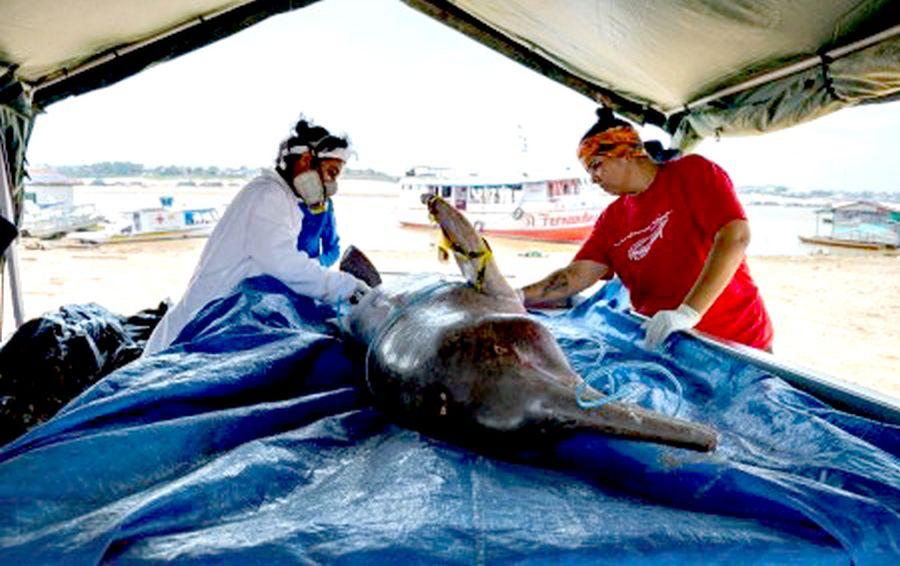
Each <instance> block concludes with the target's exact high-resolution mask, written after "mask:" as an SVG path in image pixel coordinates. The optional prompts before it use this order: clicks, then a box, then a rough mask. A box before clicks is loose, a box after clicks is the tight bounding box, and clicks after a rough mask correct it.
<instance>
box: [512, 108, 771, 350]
mask: <svg viewBox="0 0 900 566" xmlns="http://www.w3.org/2000/svg"><path fill="white" fill-rule="evenodd" d="M597 116H598V120H597V123H596V124H594V126H593V127H592V128H591V129H590V130H588V132H587V133H586V134H585V135H584V137H583V138H582V140H581V143H580V144H579V147H578V157H579V159H580V160H581V163H582V165H584V167H585V169H586V170H587V171H588V173H589V174H590V175H591V178H592V179H593V181H594V182H595V183H597V184H599V185H600V186H601V187H602V188H603V190H604V191H606V192H607V193H610V194H612V195H616V196H618V197H619V198H617V199H616V200H615V201H614V202H613V203H612V204H610V205H609V207H607V208H606V210H604V212H603V214H601V215H600V218H599V219H598V220H597V223H596V224H595V225H594V229H593V232H592V233H591V235H590V237H588V239H587V241H585V242H584V244H583V245H582V247H581V249H580V250H579V251H578V253H577V254H575V258H574V259H573V260H572V262H571V263H570V264H569V265H567V266H566V267H564V268H562V269H560V270H557V271H555V272H553V273H551V274H550V275H549V276H548V277H546V278H544V279H543V280H541V281H538V282H537V283H534V284H532V285H528V286H526V287H524V288H522V289H521V293H522V296H523V299H524V303H525V305H526V306H529V305H535V304H540V303H544V302H549V301H557V300H561V299H565V298H567V297H569V296H571V295H574V294H576V293H578V292H580V291H582V290H584V289H586V288H588V287H590V286H591V285H593V284H594V283H595V282H597V281H598V280H600V279H608V278H610V277H612V275H614V274H615V275H618V276H619V277H620V278H621V279H622V282H623V283H624V284H625V286H626V287H627V288H628V290H629V292H630V295H631V303H632V306H633V307H634V309H635V310H636V311H637V312H640V313H641V314H644V315H647V316H649V317H651V318H650V320H649V321H648V322H647V323H646V324H645V328H646V331H647V340H646V343H647V346H648V347H649V348H655V347H657V346H658V345H659V344H661V343H662V342H663V341H664V340H665V339H666V337H668V336H669V334H671V333H672V332H674V331H676V330H685V329H688V328H694V327H696V328H697V329H698V330H702V331H704V332H707V333H709V334H712V335H714V336H718V337H720V338H724V339H727V340H731V341H734V342H740V343H742V344H746V345H748V346H753V347H755V348H759V349H763V350H771V347H772V337H773V330H772V323H771V320H770V319H769V315H768V313H767V312H766V308H765V305H764V304H763V301H762V297H761V296H760V294H759V290H758V289H757V288H756V284H755V283H754V282H753V279H752V278H751V277H750V271H749V270H748V269H747V264H746V262H745V261H744V251H745V250H746V248H747V244H748V243H749V242H750V227H749V225H748V223H747V217H746V214H745V213H744V209H743V207H742V206H741V204H740V202H739V201H738V199H737V195H736V194H735V192H734V187H733V186H732V184H731V180H730V179H729V178H728V175H727V174H726V173H725V171H723V170H722V169H721V168H720V167H719V166H718V165H716V164H715V163H712V162H711V161H709V160H707V159H705V158H703V157H700V156H698V155H689V156H687V157H683V158H681V159H675V160H672V161H667V162H657V161H655V160H653V159H651V158H650V156H649V155H648V154H647V152H646V150H645V149H644V146H643V144H642V143H641V140H640V137H639V136H638V134H637V131H636V130H635V129H634V128H633V127H632V126H631V125H630V124H628V123H627V122H624V121H622V120H620V119H618V118H616V117H615V116H614V115H613V113H612V111H611V110H609V109H606V108H601V109H599V110H598V111H597Z"/></svg>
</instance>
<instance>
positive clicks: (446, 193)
mask: <svg viewBox="0 0 900 566" xmlns="http://www.w3.org/2000/svg"><path fill="white" fill-rule="evenodd" d="M451 194H453V187H441V196H442V197H444V198H450V195H451Z"/></svg>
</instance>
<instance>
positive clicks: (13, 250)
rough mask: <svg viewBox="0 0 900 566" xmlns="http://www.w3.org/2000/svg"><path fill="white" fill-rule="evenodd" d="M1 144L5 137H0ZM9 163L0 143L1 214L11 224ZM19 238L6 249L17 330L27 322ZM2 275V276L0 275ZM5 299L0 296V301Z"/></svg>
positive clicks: (0, 323) (11, 206)
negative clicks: (20, 269) (20, 278)
mask: <svg viewBox="0 0 900 566" xmlns="http://www.w3.org/2000/svg"><path fill="white" fill-rule="evenodd" d="M0 142H3V137H2V135H0ZM8 165H9V164H8V161H7V159H6V144H5V143H0V192H2V194H0V213H2V214H3V216H5V217H6V218H7V219H9V221H10V222H13V221H14V216H15V215H14V214H13V205H12V181H11V180H10V178H11V177H10V172H9V166H8ZM18 240H19V239H18V238H16V239H15V240H13V241H12V243H10V245H9V247H8V248H6V252H5V255H6V265H7V270H8V273H9V292H10V297H11V298H12V305H13V317H14V318H15V321H16V328H18V327H20V326H22V323H23V322H24V321H25V307H24V303H23V301H22V285H21V281H20V280H19V250H18ZM0 275H2V274H0ZM3 300H4V297H2V296H0V301H3ZM2 323H3V321H2V319H0V331H2Z"/></svg>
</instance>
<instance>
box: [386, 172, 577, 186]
mask: <svg viewBox="0 0 900 566" xmlns="http://www.w3.org/2000/svg"><path fill="white" fill-rule="evenodd" d="M580 180H581V178H580V177H578V176H576V175H564V176H559V177H553V176H547V175H545V176H540V177H530V176H525V175H499V174H498V175H480V174H479V175H475V174H473V175H407V176H406V177H403V178H402V179H401V181H400V183H401V184H413V185H439V186H453V187H509V186H521V185H538V184H546V183H549V182H553V181H580Z"/></svg>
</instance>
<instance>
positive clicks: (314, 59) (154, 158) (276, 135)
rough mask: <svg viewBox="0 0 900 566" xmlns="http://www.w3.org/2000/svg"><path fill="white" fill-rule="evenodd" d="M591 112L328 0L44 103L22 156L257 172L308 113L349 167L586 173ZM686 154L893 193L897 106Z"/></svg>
mask: <svg viewBox="0 0 900 566" xmlns="http://www.w3.org/2000/svg"><path fill="white" fill-rule="evenodd" d="M595 108H596V105H595V104H594V103H593V102H592V101H591V100H589V99H588V98H586V97H584V96H582V95H580V94H578V93H576V92H574V91H572V90H570V89H568V88H566V87H564V86H562V85H560V84H558V83H555V82H553V81H551V80H549V79H547V78H545V77H543V76H541V75H539V74H537V73H535V72H533V71H530V70H528V69H526V68H525V67H523V66H521V65H519V64H518V63H515V62H513V61H511V60H509V59H507V58H505V57H503V56H501V55H499V54H497V53H495V52H494V51H492V50H490V49H488V48H487V47H484V46H482V45H480V44H478V43H476V42H475V41H473V40H471V39H469V38H467V37H465V36H463V35H461V34H459V33H457V32H455V31H453V30H451V29H449V28H447V27H445V26H443V25H442V24H440V23H438V22H436V21H433V20H431V19H430V18H428V17H427V16H424V15H422V14H420V13H418V12H416V11H414V10H413V9H411V8H409V7H407V6H406V5H404V4H402V3H400V2H399V1H397V0H326V1H323V2H319V3H316V4H314V5H312V6H309V7H307V8H303V9H301V10H296V11H294V12H291V13H288V14H284V15H281V16H276V17H273V18H269V19H268V20H266V21H264V22H262V23H260V24H258V25H256V26H253V27H251V28H249V29H247V30H244V31H242V32H240V33H238V34H235V35H234V36H231V37H229V38H226V39H224V40H222V41H219V42H217V43H214V44H212V45H209V46H206V47H204V48H202V49H199V50H197V51H194V52H192V53H189V54H187V55H185V56H182V57H180V58H178V59H176V60H174V61H169V62H166V63H161V64H158V65H156V66H154V67H152V68H150V69H148V70H146V71H144V72H142V73H139V74H137V75H135V76H133V77H130V78H128V79H126V80H124V81H121V82H119V83H116V84H115V85H113V86H110V87H107V88H105V89H100V90H97V91H93V92H91V93H88V94H85V95H82V96H79V97H71V98H68V99H65V100H63V101H61V102H58V103H56V104H53V105H51V106H50V107H49V108H48V109H47V111H46V113H45V114H43V115H41V116H40V117H39V118H38V119H37V121H36V124H35V129H34V132H33V134H32V138H31V143H30V146H29V150H28V160H29V162H30V163H31V164H32V165H44V164H50V165H74V164H84V163H95V162H100V161H132V162H137V163H143V164H145V165H148V166H157V165H169V164H173V165H197V166H211V165H215V166H219V167H239V166H250V167H260V166H267V165H271V163H272V161H273V159H274V155H275V153H276V151H277V148H278V144H279V142H280V141H281V140H282V139H284V138H285V137H286V136H287V135H288V134H289V132H290V129H291V127H292V126H293V124H294V123H295V122H296V120H297V118H298V117H299V116H300V114H301V113H302V114H304V115H305V116H307V117H309V118H311V119H313V120H314V121H316V122H317V123H320V124H322V125H324V126H326V127H327V128H329V129H331V130H332V131H333V132H336V133H344V134H347V135H349V137H350V139H351V141H352V143H353V146H354V148H355V150H356V152H357V155H356V157H355V158H354V159H353V160H352V161H351V162H350V164H349V166H350V167H352V168H372V169H376V170H380V171H384V172H387V173H391V174H401V173H403V172H404V171H406V170H407V169H409V168H411V167H413V166H417V165H430V166H441V167H451V168H454V169H456V170H461V171H479V172H491V173H494V172H511V171H521V170H525V169H527V170H529V171H531V172H532V173H534V172H540V173H542V172H549V173H553V174H563V173H565V172H566V171H571V172H574V173H576V174H581V171H580V168H579V166H578V162H577V160H576V159H575V146H576V145H577V142H578V140H579V139H580V137H581V135H582V134H583V133H584V131H585V130H587V129H588V128H589V127H590V126H591V124H592V123H593V121H594V109H595ZM642 134H643V135H644V137H645V139H646V138H655V139H661V140H663V141H664V142H667V141H668V137H667V136H666V134H665V133H663V132H662V131H661V130H658V129H655V128H644V129H642ZM696 152H697V153H700V154H702V155H705V156H706V157H708V158H710V159H712V160H714V161H716V162H717V163H719V164H720V165H722V166H723V167H724V168H725V170H726V171H727V172H728V173H729V174H730V175H731V177H732V179H733V180H734V182H735V184H736V185H739V186H747V185H782V186H788V187H791V188H792V189H796V190H847V191H862V190H869V191H877V192H900V159H898V156H900V102H894V103H888V104H880V105H872V106H866V107H859V108H852V109H847V110H844V111H841V112H837V113H835V114H832V115H829V116H826V117H824V118H820V119H818V120H815V121H812V122H809V123H807V124H803V125H800V126H797V127H794V128H791V129H788V130H784V131H780V132H773V133H770V134H767V135H764V136H753V137H744V138H723V139H722V140H719V141H716V140H705V141H704V142H703V143H702V144H701V145H700V146H699V147H698V148H697V149H696ZM523 163H527V164H528V165H527V166H523V165H522V164H523Z"/></svg>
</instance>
